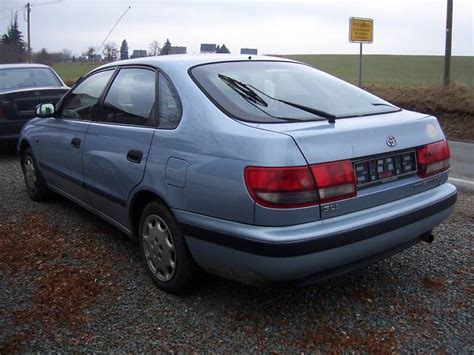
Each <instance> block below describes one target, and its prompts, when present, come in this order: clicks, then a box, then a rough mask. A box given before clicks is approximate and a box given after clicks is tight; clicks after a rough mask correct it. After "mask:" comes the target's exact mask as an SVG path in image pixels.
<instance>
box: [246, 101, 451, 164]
mask: <svg viewBox="0 0 474 355" xmlns="http://www.w3.org/2000/svg"><path fill="white" fill-rule="evenodd" d="M255 126H258V127H259V128H262V129H266V130H270V131H275V132H281V133H284V134H287V135H290V136H291V137H292V138H293V139H294V140H295V142H296V144H297V145H298V147H299V148H300V150H301V152H302V154H303V155H304V157H305V159H306V160H307V162H308V164H317V163H322V162H328V161H336V160H344V159H358V158H364V157H369V156H374V155H378V154H384V153H388V154H390V153H392V152H396V151H402V150H406V149H412V148H414V147H417V146H421V145H424V144H428V143H431V142H435V141H438V140H442V139H444V134H443V132H442V130H441V128H440V126H439V124H438V121H437V119H436V118H435V117H432V116H427V115H425V114H421V113H416V112H411V111H405V110H404V111H399V112H395V113H387V114H381V115H374V116H365V117H354V118H345V119H339V120H336V123H335V124H329V123H328V122H327V121H317V122H304V123H285V124H256V125H255ZM388 137H394V138H395V140H396V143H395V146H389V145H388V144H387V138H388Z"/></svg>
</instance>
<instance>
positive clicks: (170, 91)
mask: <svg viewBox="0 0 474 355" xmlns="http://www.w3.org/2000/svg"><path fill="white" fill-rule="evenodd" d="M158 83H159V84H158V85H159V90H158V121H159V125H158V127H159V128H165V129H173V128H176V127H177V126H178V124H179V121H180V119H181V105H180V103H179V98H178V94H177V93H176V91H175V90H174V88H173V86H172V85H171V83H170V81H169V80H168V79H167V78H166V77H165V76H164V75H163V74H161V73H160V76H159V80H158Z"/></svg>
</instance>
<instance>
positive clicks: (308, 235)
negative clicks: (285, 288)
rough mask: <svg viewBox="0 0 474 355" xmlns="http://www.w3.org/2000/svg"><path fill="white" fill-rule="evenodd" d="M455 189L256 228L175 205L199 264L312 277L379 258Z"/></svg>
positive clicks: (261, 279)
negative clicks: (296, 222)
mask: <svg viewBox="0 0 474 355" xmlns="http://www.w3.org/2000/svg"><path fill="white" fill-rule="evenodd" d="M456 197H457V192H456V188H455V187H454V186H452V185H451V184H443V185H441V186H438V187H436V188H434V189H431V190H428V191H425V192H422V193H419V194H416V195H413V196H410V197H407V198H403V199H400V200H397V201H394V202H391V203H387V204H384V205H381V206H377V207H373V208H370V209H366V210H363V211H358V212H355V213H350V214H347V215H344V216H339V217H335V218H330V219H327V220H320V221H316V222H311V223H305V224H299V225H295V226H288V227H260V226H251V225H244V224H240V223H234V222H229V221H224V220H219V219H215V218H211V217H206V216H202V215H196V214H192V213H189V212H184V211H179V210H175V211H174V213H175V215H176V217H177V219H178V221H179V222H180V223H181V226H182V228H183V231H184V234H185V235H186V240H187V243H188V246H189V249H190V251H191V253H192V255H193V257H194V258H195V260H196V262H197V263H198V264H199V265H200V266H201V267H202V268H204V269H205V270H207V271H210V272H213V273H216V274H220V275H222V276H225V277H228V278H233V279H237V280H240V281H244V282H247V283H253V284H266V283H286V282H293V281H296V280H298V281H302V282H303V283H307V282H311V281H317V280H320V279H323V278H328V277H332V276H334V275H337V274H340V273H343V272H346V271H349V270H352V269H354V268H357V267H360V266H363V265H367V264H369V263H371V262H374V261H377V260H379V259H383V258H384V257H387V256H390V255H392V254H394V253H396V252H399V251H401V250H403V249H406V248H408V247H410V246H412V245H414V244H416V243H417V242H418V241H419V238H420V236H421V235H422V234H424V233H426V232H428V231H430V230H431V229H433V228H434V227H435V226H436V225H438V224H440V223H441V222H442V221H443V220H444V219H446V218H447V217H448V216H449V214H450V213H451V211H452V209H453V205H454V203H455V202H456Z"/></svg>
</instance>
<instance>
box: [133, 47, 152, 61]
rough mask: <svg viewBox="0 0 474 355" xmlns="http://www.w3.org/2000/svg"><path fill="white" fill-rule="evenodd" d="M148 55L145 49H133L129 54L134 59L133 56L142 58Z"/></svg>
mask: <svg viewBox="0 0 474 355" xmlns="http://www.w3.org/2000/svg"><path fill="white" fill-rule="evenodd" d="M146 56H148V53H147V51H146V49H135V50H134V51H133V53H132V55H131V56H130V58H131V59H134V58H143V57H146Z"/></svg>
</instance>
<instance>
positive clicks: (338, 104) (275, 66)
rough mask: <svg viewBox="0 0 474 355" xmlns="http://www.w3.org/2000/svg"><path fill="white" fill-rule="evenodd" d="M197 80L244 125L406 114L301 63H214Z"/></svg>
mask: <svg viewBox="0 0 474 355" xmlns="http://www.w3.org/2000/svg"><path fill="white" fill-rule="evenodd" d="M191 76H192V77H193V78H194V80H195V81H196V82H197V83H198V85H199V86H200V87H201V89H202V90H203V91H204V92H205V93H206V94H207V95H208V96H209V97H210V98H211V100H212V101H214V103H215V104H216V105H217V106H218V107H220V108H221V109H222V110H223V111H224V112H225V113H227V114H228V115H230V116H231V117H234V118H236V119H239V120H243V121H250V122H259V123H276V122H288V121H312V120H324V119H328V118H329V117H331V116H332V117H335V118H336V119H337V118H347V117H358V116H366V115H374V114H379V113H389V112H396V111H399V110H400V109H399V108H397V107H395V106H394V105H392V104H390V103H388V102H386V101H384V100H382V99H380V98H378V97H376V96H374V95H372V94H369V93H367V92H365V91H363V90H361V89H359V88H358V87H355V86H354V85H351V84H349V83H346V82H345V81H343V80H340V79H337V78H335V77H333V76H331V75H329V74H326V73H324V72H321V71H319V70H317V69H315V68H313V67H310V66H308V65H305V64H300V63H293V62H278V61H251V60H248V61H239V62H222V63H212V64H204V65H199V66H196V67H194V68H192V69H191ZM318 113H319V114H318Z"/></svg>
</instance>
